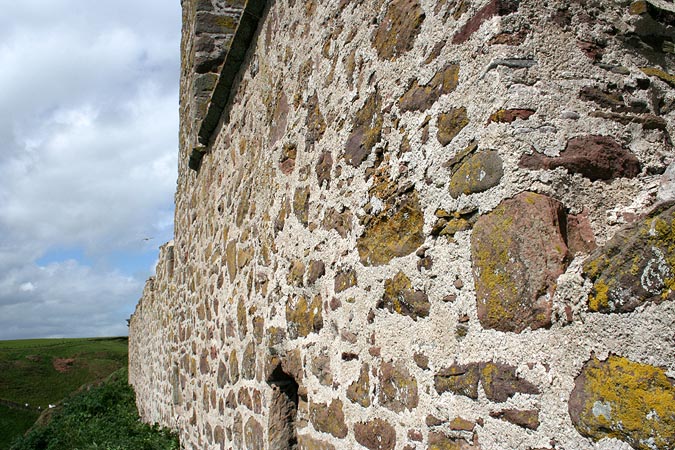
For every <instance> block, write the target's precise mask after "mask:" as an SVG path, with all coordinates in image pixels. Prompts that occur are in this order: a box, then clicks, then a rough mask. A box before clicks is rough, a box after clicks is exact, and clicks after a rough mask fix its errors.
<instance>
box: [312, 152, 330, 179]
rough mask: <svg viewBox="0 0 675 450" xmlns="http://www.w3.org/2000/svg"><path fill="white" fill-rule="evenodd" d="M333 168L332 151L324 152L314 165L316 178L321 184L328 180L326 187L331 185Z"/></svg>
mask: <svg viewBox="0 0 675 450" xmlns="http://www.w3.org/2000/svg"><path fill="white" fill-rule="evenodd" d="M332 168H333V154H332V153H331V152H323V153H321V156H319V160H318V161H317V163H316V166H315V167H314V170H315V171H316V179H317V181H318V182H319V186H321V185H323V184H324V182H326V187H327V188H329V187H330V171H331V169H332Z"/></svg>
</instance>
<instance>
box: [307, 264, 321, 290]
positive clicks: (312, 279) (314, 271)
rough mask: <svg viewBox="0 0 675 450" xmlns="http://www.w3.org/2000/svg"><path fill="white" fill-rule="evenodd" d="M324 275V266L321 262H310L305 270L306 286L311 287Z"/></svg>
mask: <svg viewBox="0 0 675 450" xmlns="http://www.w3.org/2000/svg"><path fill="white" fill-rule="evenodd" d="M325 274H326V265H325V264H324V263H323V261H317V260H314V259H313V260H312V261H310V262H309V268H308V269H307V285H308V286H311V285H313V284H314V283H316V281H317V280H318V279H319V278H321V277H322V276H324V275H325Z"/></svg>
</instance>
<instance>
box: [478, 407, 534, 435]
mask: <svg viewBox="0 0 675 450" xmlns="http://www.w3.org/2000/svg"><path fill="white" fill-rule="evenodd" d="M490 416H492V417H496V418H498V419H502V420H506V421H507V422H511V423H512V424H514V425H518V426H519V427H523V428H527V429H530V430H536V429H537V428H539V410H536V409H504V410H502V411H498V412H492V413H490Z"/></svg>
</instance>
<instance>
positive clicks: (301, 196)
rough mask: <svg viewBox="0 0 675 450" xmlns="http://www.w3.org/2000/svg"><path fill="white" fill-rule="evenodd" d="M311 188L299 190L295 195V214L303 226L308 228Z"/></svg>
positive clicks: (306, 187)
mask: <svg viewBox="0 0 675 450" xmlns="http://www.w3.org/2000/svg"><path fill="white" fill-rule="evenodd" d="M309 195H310V192H309V187H308V186H305V187H303V188H297V189H296V190H295V195H293V212H294V213H295V217H297V218H298V220H299V221H300V223H301V224H303V225H304V226H307V224H308V222H309Z"/></svg>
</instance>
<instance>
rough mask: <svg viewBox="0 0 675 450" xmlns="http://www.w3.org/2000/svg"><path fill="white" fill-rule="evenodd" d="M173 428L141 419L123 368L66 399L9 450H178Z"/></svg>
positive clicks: (178, 446)
mask: <svg viewBox="0 0 675 450" xmlns="http://www.w3.org/2000/svg"><path fill="white" fill-rule="evenodd" d="M179 448H180V445H179V443H178V438H177V437H176V436H175V435H174V434H172V433H171V432H170V431H168V430H165V429H160V428H158V427H157V426H150V425H147V424H144V423H142V422H141V421H140V418H139V417H138V412H137V411H136V404H135V393H134V391H133V389H132V388H131V387H130V386H129V384H128V383H127V370H126V369H120V370H118V371H117V372H115V373H113V374H112V375H111V376H110V377H109V378H108V379H107V380H106V381H105V382H104V383H102V384H101V385H99V386H94V387H91V388H89V389H86V390H82V391H80V392H78V393H77V394H74V395H73V396H72V397H70V398H68V399H66V400H65V401H64V405H63V406H62V409H61V410H60V411H58V412H56V413H55V414H54V415H53V417H52V419H51V420H50V421H49V423H47V424H46V425H43V426H37V427H35V428H34V429H32V430H31V431H29V432H28V433H27V434H26V436H24V437H22V438H20V439H18V440H17V441H16V442H14V444H13V445H12V447H11V448H10V450H90V449H100V450H129V449H134V450H178V449H179Z"/></svg>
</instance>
